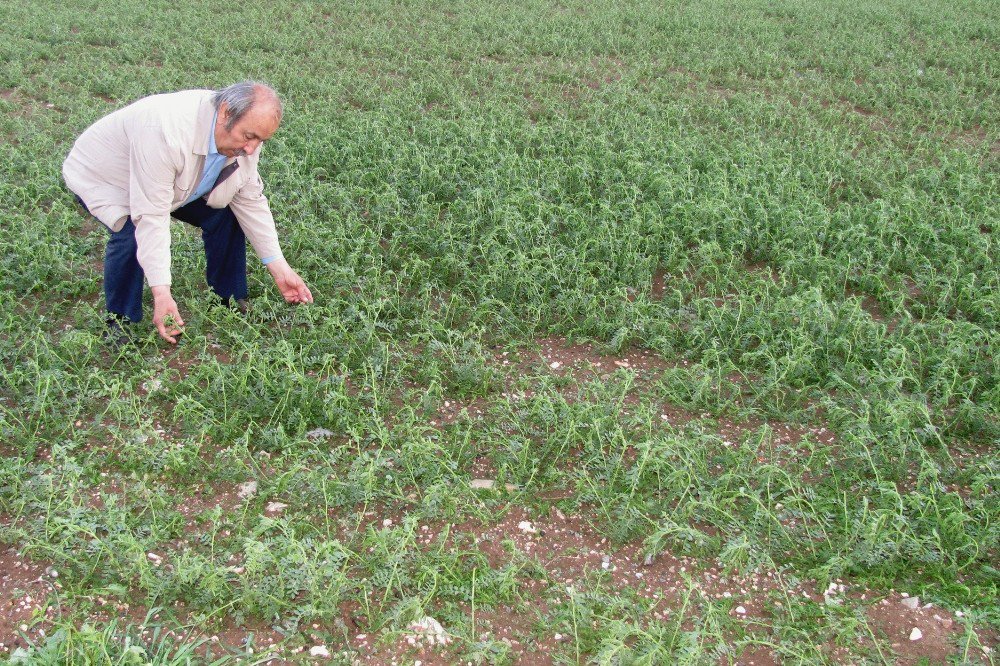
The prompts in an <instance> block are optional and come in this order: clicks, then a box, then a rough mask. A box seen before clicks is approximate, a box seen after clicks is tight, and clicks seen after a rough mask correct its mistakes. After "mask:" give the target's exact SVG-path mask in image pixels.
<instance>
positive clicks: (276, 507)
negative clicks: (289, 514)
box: [264, 502, 288, 513]
mask: <svg viewBox="0 0 1000 666" xmlns="http://www.w3.org/2000/svg"><path fill="white" fill-rule="evenodd" d="M287 508H288V505H287V504H285V503H284V502H268V503H267V506H266V507H264V511H266V512H267V513H281V512H282V511H284V510H285V509H287Z"/></svg>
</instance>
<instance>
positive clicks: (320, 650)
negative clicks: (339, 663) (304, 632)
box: [309, 645, 330, 657]
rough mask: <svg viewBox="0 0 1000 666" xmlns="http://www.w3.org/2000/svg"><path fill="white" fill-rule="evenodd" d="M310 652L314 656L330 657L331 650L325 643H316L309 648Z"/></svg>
mask: <svg viewBox="0 0 1000 666" xmlns="http://www.w3.org/2000/svg"><path fill="white" fill-rule="evenodd" d="M309 654H310V655H311V656H313V657H329V656H330V651H329V650H327V649H326V646H325V645H314V646H312V647H311V648H309Z"/></svg>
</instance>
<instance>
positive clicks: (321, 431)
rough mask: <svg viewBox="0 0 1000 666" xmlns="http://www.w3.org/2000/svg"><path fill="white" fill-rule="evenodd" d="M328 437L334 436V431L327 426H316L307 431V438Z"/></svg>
mask: <svg viewBox="0 0 1000 666" xmlns="http://www.w3.org/2000/svg"><path fill="white" fill-rule="evenodd" d="M326 437H333V431H332V430H327V429H326V428H316V429H315V430H310V431H309V432H307V433H306V439H324V438H326Z"/></svg>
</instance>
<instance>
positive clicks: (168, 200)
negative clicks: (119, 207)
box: [129, 128, 180, 287]
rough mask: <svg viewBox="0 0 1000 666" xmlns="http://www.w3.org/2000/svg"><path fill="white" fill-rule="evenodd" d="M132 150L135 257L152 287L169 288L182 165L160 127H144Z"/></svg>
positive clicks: (130, 192)
mask: <svg viewBox="0 0 1000 666" xmlns="http://www.w3.org/2000/svg"><path fill="white" fill-rule="evenodd" d="M130 143H131V145H130V148H129V211H130V212H131V216H132V222H133V224H135V242H136V245H137V250H136V258H137V259H138V260H139V265H140V266H142V270H143V272H145V274H146V280H147V281H148V282H149V286H150V287H156V286H159V285H169V284H170V283H171V276H170V208H171V204H172V202H173V198H174V180H175V178H176V175H177V173H178V171H179V170H180V165H179V164H178V163H177V161H176V157H177V151H176V150H175V149H174V148H173V147H171V146H169V145H168V144H167V142H166V140H165V138H164V136H163V133H162V131H161V130H159V128H156V129H153V128H141V129H140V131H138V132H136V133H135V134H134V135H133V136H132V137H131V142H130Z"/></svg>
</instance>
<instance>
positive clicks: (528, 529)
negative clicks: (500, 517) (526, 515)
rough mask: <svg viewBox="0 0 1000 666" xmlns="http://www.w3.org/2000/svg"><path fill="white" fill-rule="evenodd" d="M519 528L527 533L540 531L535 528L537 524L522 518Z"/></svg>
mask: <svg viewBox="0 0 1000 666" xmlns="http://www.w3.org/2000/svg"><path fill="white" fill-rule="evenodd" d="M517 529H519V530H521V531H522V532H524V533H525V534H534V533H535V532H537V531H538V530H536V529H535V526H534V525H532V524H531V523H530V522H528V521H527V520H522V521H521V522H519V523H518V524H517Z"/></svg>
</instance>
